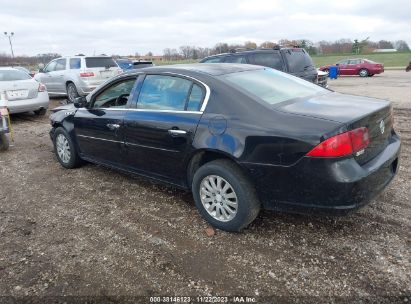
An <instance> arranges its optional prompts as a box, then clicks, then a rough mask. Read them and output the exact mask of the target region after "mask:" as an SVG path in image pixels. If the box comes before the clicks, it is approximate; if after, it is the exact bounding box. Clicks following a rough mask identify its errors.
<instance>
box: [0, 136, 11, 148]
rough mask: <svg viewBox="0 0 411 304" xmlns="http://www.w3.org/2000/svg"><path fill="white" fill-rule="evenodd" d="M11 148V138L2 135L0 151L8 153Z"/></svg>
mask: <svg viewBox="0 0 411 304" xmlns="http://www.w3.org/2000/svg"><path fill="white" fill-rule="evenodd" d="M8 148H9V138H8V137H7V135H6V134H0V151H6V150H7V149H8Z"/></svg>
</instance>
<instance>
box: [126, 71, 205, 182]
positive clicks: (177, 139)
mask: <svg viewBox="0 0 411 304" xmlns="http://www.w3.org/2000/svg"><path fill="white" fill-rule="evenodd" d="M204 96H205V87H204V86H203V85H202V84H200V83H197V82H196V81H193V80H191V79H188V78H184V77H179V76H171V75H147V76H146V77H145V79H144V80H143V83H142V86H141V89H140V93H139V95H138V101H137V104H136V109H134V110H130V111H129V112H127V114H126V117H125V120H124V127H125V142H126V147H127V163H128V164H129V165H130V166H132V167H133V169H134V170H135V171H138V172H140V173H143V174H147V175H150V176H154V177H157V178H160V179H163V180H167V181H169V182H172V183H176V184H182V183H184V181H185V177H186V171H185V169H184V168H185V166H184V164H185V162H186V160H187V156H188V154H189V152H190V150H191V143H192V141H193V138H194V135H195V132H196V129H197V125H198V122H199V120H200V118H201V115H202V112H201V111H200V107H201V104H202V102H203V99H204Z"/></svg>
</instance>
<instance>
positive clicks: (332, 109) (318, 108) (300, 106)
mask: <svg viewBox="0 0 411 304" xmlns="http://www.w3.org/2000/svg"><path fill="white" fill-rule="evenodd" d="M389 106H390V102H389V101H386V100H381V99H375V98H370V97H363V96H354V95H346V94H340V93H336V92H332V93H328V94H323V95H318V96H314V97H311V98H308V99H304V100H298V101H293V102H288V103H284V104H283V105H281V106H279V107H277V108H276V110H277V111H281V112H286V113H293V114H297V115H303V116H310V117H315V118H320V119H326V120H332V121H336V122H340V123H348V122H351V121H353V120H357V119H358V118H361V117H364V116H367V115H369V114H370V113H372V112H375V111H379V110H381V109H383V108H385V107H389Z"/></svg>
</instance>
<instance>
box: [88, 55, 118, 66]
mask: <svg viewBox="0 0 411 304" xmlns="http://www.w3.org/2000/svg"><path fill="white" fill-rule="evenodd" d="M86 67H88V68H106V69H108V68H115V67H117V64H116V63H115V61H114V59H113V58H110V57H86Z"/></svg>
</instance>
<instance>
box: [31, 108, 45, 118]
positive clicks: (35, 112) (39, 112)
mask: <svg viewBox="0 0 411 304" xmlns="http://www.w3.org/2000/svg"><path fill="white" fill-rule="evenodd" d="M46 112H47V109H44V108H42V109H39V110H36V111H34V114H36V115H37V116H44V115H46Z"/></svg>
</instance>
